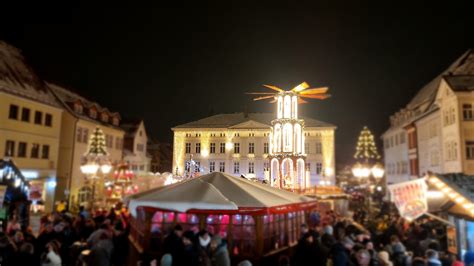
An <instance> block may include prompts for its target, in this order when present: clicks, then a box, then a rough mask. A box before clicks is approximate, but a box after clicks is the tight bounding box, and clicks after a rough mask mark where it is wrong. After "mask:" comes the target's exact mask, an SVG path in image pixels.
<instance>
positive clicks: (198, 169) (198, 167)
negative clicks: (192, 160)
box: [194, 162, 201, 173]
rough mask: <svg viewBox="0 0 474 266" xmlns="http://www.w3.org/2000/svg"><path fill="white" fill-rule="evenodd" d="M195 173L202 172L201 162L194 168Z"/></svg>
mask: <svg viewBox="0 0 474 266" xmlns="http://www.w3.org/2000/svg"><path fill="white" fill-rule="evenodd" d="M194 172H195V173H199V172H201V163H200V162H196V165H195V166H194Z"/></svg>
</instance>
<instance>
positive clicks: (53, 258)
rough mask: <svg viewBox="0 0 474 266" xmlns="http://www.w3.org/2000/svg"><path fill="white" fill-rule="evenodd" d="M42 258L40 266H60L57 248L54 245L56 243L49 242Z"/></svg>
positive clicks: (56, 245)
mask: <svg viewBox="0 0 474 266" xmlns="http://www.w3.org/2000/svg"><path fill="white" fill-rule="evenodd" d="M42 257H43V258H42V264H41V265H42V266H61V257H60V256H59V246H58V244H56V241H51V242H49V243H48V244H46V253H44V254H43V256H42Z"/></svg>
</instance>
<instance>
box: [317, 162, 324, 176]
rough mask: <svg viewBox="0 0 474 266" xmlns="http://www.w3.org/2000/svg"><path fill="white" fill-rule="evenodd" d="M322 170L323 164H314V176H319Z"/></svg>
mask: <svg viewBox="0 0 474 266" xmlns="http://www.w3.org/2000/svg"><path fill="white" fill-rule="evenodd" d="M322 170H323V164H322V163H316V174H317V175H319V174H321V172H322Z"/></svg>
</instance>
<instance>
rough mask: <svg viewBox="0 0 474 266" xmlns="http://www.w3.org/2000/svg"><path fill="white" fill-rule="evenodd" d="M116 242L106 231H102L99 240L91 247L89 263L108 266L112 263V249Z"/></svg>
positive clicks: (91, 265) (96, 265)
mask: <svg viewBox="0 0 474 266" xmlns="http://www.w3.org/2000/svg"><path fill="white" fill-rule="evenodd" d="M113 248H114V244H113V242H112V239H110V237H109V235H108V234H107V233H106V232H102V233H101V235H100V236H99V240H98V241H97V242H96V243H95V245H94V246H93V247H92V249H91V253H90V259H89V263H90V264H89V265H90V266H108V265H111V262H112V261H111V259H112V251H113Z"/></svg>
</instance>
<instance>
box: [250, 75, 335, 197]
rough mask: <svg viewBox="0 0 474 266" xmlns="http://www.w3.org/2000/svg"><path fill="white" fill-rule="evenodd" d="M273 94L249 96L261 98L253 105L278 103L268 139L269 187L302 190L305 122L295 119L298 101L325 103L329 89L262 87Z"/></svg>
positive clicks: (262, 93)
mask: <svg viewBox="0 0 474 266" xmlns="http://www.w3.org/2000/svg"><path fill="white" fill-rule="evenodd" d="M264 86H265V87H267V88H269V89H272V90H274V91H276V92H272V93H269V92H250V93H248V94H255V95H264V96H259V97H257V98H254V101H259V100H264V99H272V101H271V103H277V117H276V119H274V120H273V121H272V122H271V124H272V132H271V134H270V136H269V143H271V145H270V147H271V149H270V154H269V156H268V159H269V161H270V184H271V185H273V186H276V187H279V188H286V189H304V188H306V185H307V184H308V182H307V180H306V179H307V178H308V177H307V175H306V171H305V160H306V154H305V151H304V121H303V120H302V119H298V103H306V101H304V100H303V99H301V98H310V99H320V100H323V99H326V98H328V97H329V96H330V95H329V94H326V92H327V90H328V88H327V87H323V88H313V89H308V88H309V87H310V86H309V85H308V83H306V82H303V83H301V84H299V85H297V86H296V87H294V88H293V89H291V90H289V91H285V90H283V89H280V88H278V87H276V86H273V85H264Z"/></svg>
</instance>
